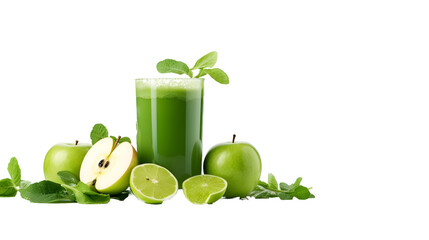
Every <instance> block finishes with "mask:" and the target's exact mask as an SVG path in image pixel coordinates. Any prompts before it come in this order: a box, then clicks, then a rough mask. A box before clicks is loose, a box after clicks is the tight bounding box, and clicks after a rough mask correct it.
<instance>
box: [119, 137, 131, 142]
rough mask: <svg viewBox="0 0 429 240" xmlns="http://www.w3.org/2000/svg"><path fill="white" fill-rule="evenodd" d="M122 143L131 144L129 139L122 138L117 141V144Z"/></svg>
mask: <svg viewBox="0 0 429 240" xmlns="http://www.w3.org/2000/svg"><path fill="white" fill-rule="evenodd" d="M123 142H129V143H131V139H130V138H129V137H122V138H121V139H119V142H118V143H123Z"/></svg>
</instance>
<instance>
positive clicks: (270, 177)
mask: <svg viewBox="0 0 429 240" xmlns="http://www.w3.org/2000/svg"><path fill="white" fill-rule="evenodd" d="M268 187H269V188H271V189H274V190H277V189H279V185H278V183H277V180H276V178H275V177H274V175H273V174H271V173H269V174H268Z"/></svg>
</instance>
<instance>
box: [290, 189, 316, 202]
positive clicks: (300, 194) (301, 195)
mask: <svg viewBox="0 0 429 240" xmlns="http://www.w3.org/2000/svg"><path fill="white" fill-rule="evenodd" d="M292 195H293V196H294V197H296V198H298V199H300V200H304V199H308V198H310V196H311V195H312V194H311V193H310V191H309V190H308V188H306V187H304V186H298V187H297V188H296V189H295V191H294V192H293V193H292ZM313 197H314V195H313Z"/></svg>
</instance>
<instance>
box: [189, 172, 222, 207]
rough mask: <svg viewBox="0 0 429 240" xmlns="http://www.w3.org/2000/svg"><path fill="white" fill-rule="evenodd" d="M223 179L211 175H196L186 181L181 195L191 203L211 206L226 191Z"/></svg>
mask: <svg viewBox="0 0 429 240" xmlns="http://www.w3.org/2000/svg"><path fill="white" fill-rule="evenodd" d="M227 185H228V184H227V182H226V181H225V179H223V178H221V177H217V176H213V175H198V176H193V177H190V178H188V179H186V180H185V181H184V182H183V184H182V188H183V193H184V194H185V197H186V198H187V199H188V200H189V201H190V202H192V203H196V204H204V203H208V204H212V203H214V202H216V201H217V200H219V199H221V198H222V196H223V194H224V193H225V191H226V187H227Z"/></svg>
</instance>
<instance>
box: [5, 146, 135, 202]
mask: <svg viewBox="0 0 429 240" xmlns="http://www.w3.org/2000/svg"><path fill="white" fill-rule="evenodd" d="M124 141H128V140H127V139H125V140H124ZM8 171H9V174H10V177H11V178H5V179H2V180H0V197H15V196H16V194H17V192H18V191H19V192H20V194H21V197H22V198H23V199H26V200H28V201H30V202H33V203H72V202H77V203H81V204H103V203H108V202H109V201H110V199H111V198H112V199H117V200H120V201H123V200H125V199H126V198H127V197H128V195H129V192H128V191H124V192H122V193H120V194H116V195H112V196H110V195H109V194H103V193H98V192H96V191H94V190H92V189H91V187H90V186H88V185H86V184H85V183H83V182H81V181H79V178H78V177H77V176H75V175H74V174H73V173H71V172H68V171H60V172H58V173H57V174H58V176H59V177H60V178H61V180H62V181H63V182H64V183H65V184H58V183H55V182H52V181H48V180H43V181H40V182H36V183H33V184H32V183H30V182H29V181H26V180H21V169H20V167H19V165H18V160H17V159H16V158H12V159H11V160H10V162H9V164H8Z"/></svg>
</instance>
